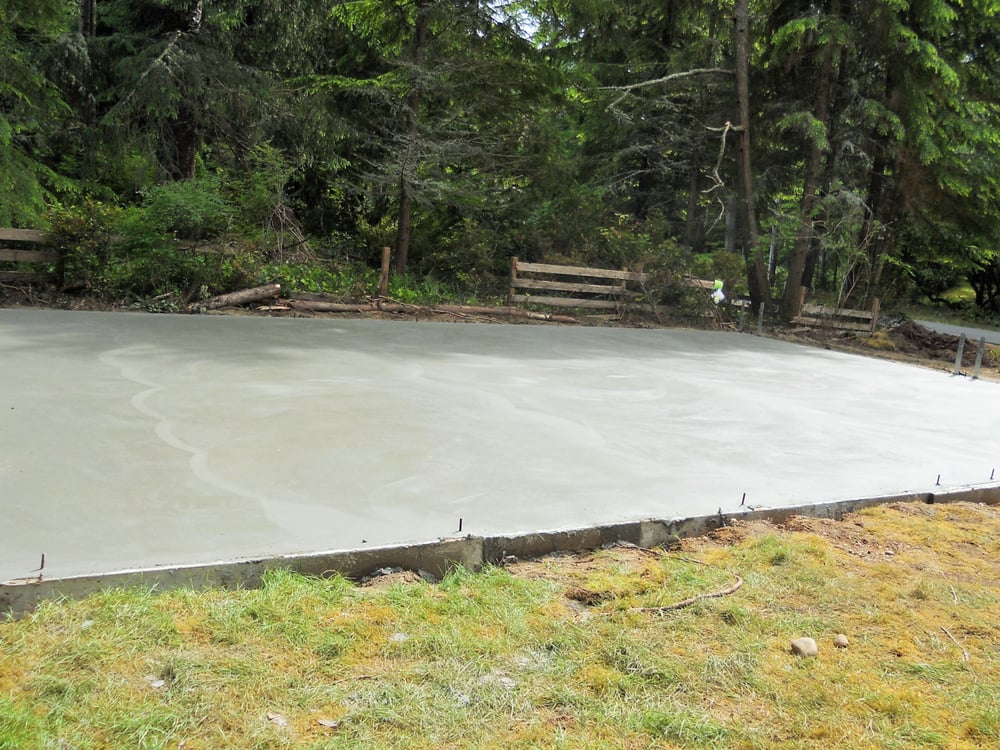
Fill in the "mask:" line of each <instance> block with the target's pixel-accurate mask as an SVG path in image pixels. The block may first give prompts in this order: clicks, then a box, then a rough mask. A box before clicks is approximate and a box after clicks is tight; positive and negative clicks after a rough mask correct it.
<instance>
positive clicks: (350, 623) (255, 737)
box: [0, 504, 1000, 750]
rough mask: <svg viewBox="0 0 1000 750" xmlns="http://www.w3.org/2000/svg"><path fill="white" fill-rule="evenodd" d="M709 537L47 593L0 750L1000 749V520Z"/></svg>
mask: <svg viewBox="0 0 1000 750" xmlns="http://www.w3.org/2000/svg"><path fill="white" fill-rule="evenodd" d="M725 531H726V534H725V535H723V537H724V538H720V539H715V540H712V539H700V540H688V541H687V542H685V545H684V546H685V549H683V550H681V551H678V552H672V553H664V552H658V551H648V550H638V549H630V548H616V549H610V550H602V551H598V552H595V553H592V554H586V555H581V556H556V557H550V558H545V559H543V560H539V561H533V562H520V563H516V564H514V565H512V566H510V567H508V568H506V569H502V568H490V569H486V570H484V571H481V572H478V573H472V572H469V571H464V570H459V571H456V572H454V573H453V574H451V575H450V576H449V577H448V578H446V579H445V580H444V581H443V582H441V583H440V584H437V585H432V584H428V583H426V582H412V583H402V582H396V583H384V584H382V585H379V586H375V587H359V586H355V585H354V584H352V583H350V582H348V581H345V580H343V579H340V578H336V577H335V578H330V579H310V578H303V577H300V576H298V575H295V574H292V573H289V572H277V573H272V574H269V575H268V576H267V578H266V580H265V581H264V584H263V586H262V587H261V588H260V589H257V590H244V591H223V590H206V591H200V592H196V591H190V590H176V591H168V592H164V593H156V592H151V591H143V590H113V591H108V592H105V593H102V594H99V595H95V596H92V597H90V598H88V599H85V600H83V601H61V602H53V603H48V604H45V605H43V606H42V607H41V608H40V609H39V610H38V611H37V612H35V613H34V614H33V615H31V616H29V617H27V618H24V619H22V620H19V621H6V622H0V749H3V750H13V749H14V748H17V749H20V748H32V749H33V748H53V749H55V748H75V749H76V750H85V749H96V748H172V749H178V750H179V749H180V748H184V750H192V749H201V748H206V749H207V748H253V749H258V750H264V749H269V748H303V749H309V750H320V749H321V748H609V747H612V748H674V747H678V748H826V747H829V746H837V747H865V748H867V747H874V748H974V747H986V746H996V745H998V744H1000V652H998V651H997V648H996V644H997V642H998V637H1000V624H998V622H997V620H996V613H997V612H998V611H1000V542H998V541H997V540H998V539H1000V511H998V510H997V509H995V508H992V507H988V506H982V505H973V504H957V505H950V506H923V505H912V506H902V505H901V506H896V507H890V508H878V509H873V510H869V511H866V512H864V513H863V514H861V515H860V516H857V517H853V518H850V519H848V520H845V521H844V522H839V523H836V522H820V521H816V520H814V521H811V522H810V523H808V524H807V523H800V524H797V525H792V524H790V525H789V528H775V527H770V526H767V525H764V524H759V525H755V526H746V527H737V528H735V529H727V530H725ZM890 552H891V553H892V554H888V553H890ZM737 574H738V575H740V576H741V577H743V578H744V580H745V582H746V583H745V585H744V586H743V587H742V588H741V589H739V591H737V592H735V593H734V594H732V595H729V596H725V597H719V598H711V599H703V600H701V601H698V602H697V603H695V604H694V605H692V606H689V607H685V608H683V609H678V610H672V611H664V612H661V613H657V612H655V611H640V610H639V609H638V608H639V607H658V606H663V605H666V604H669V603H672V602H677V601H680V600H682V599H685V598H687V597H690V596H693V595H696V594H699V593H705V592H714V591H720V590H723V589H725V588H727V587H728V586H730V585H731V584H732V581H733V580H734V576H735V575H737ZM580 591H586V592H591V593H593V594H595V596H594V598H592V599H591V600H590V601H591V602H592V603H591V604H589V605H587V604H583V603H581V602H580V601H576V599H578V598H580V597H579V596H576V595H574V598H573V599H571V598H568V596H567V594H571V593H572V592H580ZM838 632H843V633H846V634H848V636H849V637H850V640H851V645H850V647H849V648H847V649H835V648H834V647H833V645H832V640H833V636H834V635H835V634H836V633H838ZM801 635H809V636H812V637H813V638H815V639H816V640H817V642H818V643H819V645H820V654H819V656H818V657H817V658H816V659H801V658H797V657H794V656H792V655H791V654H790V653H789V652H788V643H789V641H790V640H791V639H792V638H795V637H798V636H801ZM963 653H965V654H968V660H967V661H966V660H965V658H964V656H963Z"/></svg>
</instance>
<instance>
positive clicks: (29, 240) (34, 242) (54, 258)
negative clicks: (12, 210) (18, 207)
mask: <svg viewBox="0 0 1000 750" xmlns="http://www.w3.org/2000/svg"><path fill="white" fill-rule="evenodd" d="M24 264H31V265H42V264H44V265H46V266H54V269H55V270H53V271H49V270H48V268H46V269H45V270H44V271H43V270H41V269H37V268H36V269H30V270H26V269H25V268H24ZM62 274H63V259H62V256H61V254H60V253H59V251H58V250H56V249H55V248H53V247H51V246H50V245H49V238H48V235H46V234H45V232H38V231H35V230H34V229H0V281H15V282H21V283H40V284H41V283H52V282H55V283H61V281H62Z"/></svg>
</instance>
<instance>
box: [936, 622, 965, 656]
mask: <svg viewBox="0 0 1000 750" xmlns="http://www.w3.org/2000/svg"><path fill="white" fill-rule="evenodd" d="M941 630H943V631H944V634H945V635H946V636H948V637H949V638H951V642H952V643H954V644H955V645H956V646H958V647H959V648H960V649H961V650H962V661H968V660H969V652H968V651H966V650H965V647H964V646H963V645H962V644H961V643H959V642H958V639H957V638H956V637H955V636H953V635H952V634H951V631H950V630H948V628H946V627H945V626H944V625H942V626H941Z"/></svg>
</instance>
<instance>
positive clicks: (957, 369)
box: [952, 333, 965, 375]
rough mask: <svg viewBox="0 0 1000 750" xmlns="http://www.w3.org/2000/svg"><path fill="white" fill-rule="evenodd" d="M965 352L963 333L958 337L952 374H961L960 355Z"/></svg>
mask: <svg viewBox="0 0 1000 750" xmlns="http://www.w3.org/2000/svg"><path fill="white" fill-rule="evenodd" d="M964 353H965V334H964V333H963V334H961V335H960V336H959V337H958V354H956V355H955V372H953V373H952V375H961V373H962V355H963V354H964Z"/></svg>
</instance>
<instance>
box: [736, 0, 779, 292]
mask: <svg viewBox="0 0 1000 750" xmlns="http://www.w3.org/2000/svg"><path fill="white" fill-rule="evenodd" d="M733 49H734V51H735V53H736V108H737V114H738V118H739V136H740V153H739V159H738V160H737V172H738V174H739V197H740V200H739V203H740V211H739V217H740V225H741V226H740V234H741V236H742V238H743V257H744V259H745V260H746V261H747V282H748V285H749V287H750V299H751V300H752V301H753V304H754V306H755V307H756V306H758V305H760V304H768V303H770V301H771V290H770V287H769V286H768V283H767V264H766V262H765V260H764V258H763V256H762V255H761V252H760V249H759V248H758V247H757V212H756V211H755V210H754V194H753V170H752V168H751V161H750V11H749V0H736V4H735V6H734V8H733Z"/></svg>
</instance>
